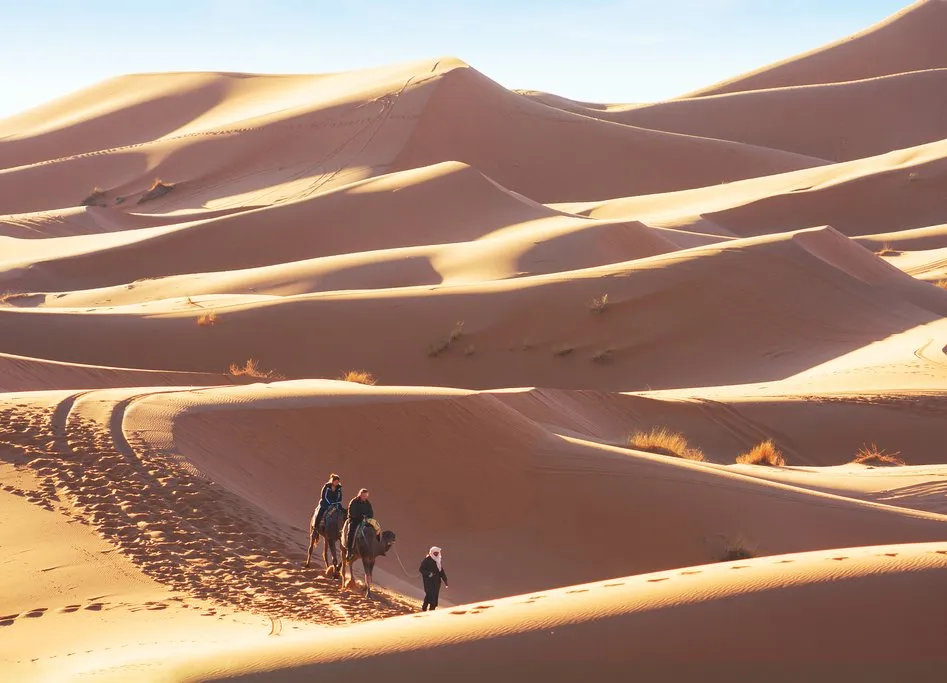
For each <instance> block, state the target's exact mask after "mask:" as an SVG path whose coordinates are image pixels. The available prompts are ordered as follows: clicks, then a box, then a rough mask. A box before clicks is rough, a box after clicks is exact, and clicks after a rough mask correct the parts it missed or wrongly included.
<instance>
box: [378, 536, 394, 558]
mask: <svg viewBox="0 0 947 683" xmlns="http://www.w3.org/2000/svg"><path fill="white" fill-rule="evenodd" d="M381 544H382V545H383V546H385V552H384V553H382V555H384V554H385V553H387V552H388V551H389V550H391V546H393V545H394V544H395V532H394V531H382V532H381Z"/></svg>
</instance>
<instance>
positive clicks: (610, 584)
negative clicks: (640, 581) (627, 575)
mask: <svg viewBox="0 0 947 683" xmlns="http://www.w3.org/2000/svg"><path fill="white" fill-rule="evenodd" d="M624 585H625V584H623V583H606V584H603V586H602V587H603V588H615V587H616V586H624Z"/></svg>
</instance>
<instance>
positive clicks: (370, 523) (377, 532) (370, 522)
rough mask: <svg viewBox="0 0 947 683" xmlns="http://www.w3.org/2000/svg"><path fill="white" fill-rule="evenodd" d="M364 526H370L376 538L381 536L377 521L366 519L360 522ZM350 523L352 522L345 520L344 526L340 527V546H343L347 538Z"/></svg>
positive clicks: (371, 518) (370, 518) (379, 525)
mask: <svg viewBox="0 0 947 683" xmlns="http://www.w3.org/2000/svg"><path fill="white" fill-rule="evenodd" d="M362 521H363V522H364V523H365V524H367V525H368V526H370V527H371V528H372V529H374V530H375V535H376V536H381V524H379V523H378V520H377V519H375V518H373V517H366V518H365V519H363V520H362ZM351 523H352V520H350V519H348V518H346V520H345V524H343V525H342V544H343V545H344V544H345V541H346V539H348V537H349V525H350V524H351Z"/></svg>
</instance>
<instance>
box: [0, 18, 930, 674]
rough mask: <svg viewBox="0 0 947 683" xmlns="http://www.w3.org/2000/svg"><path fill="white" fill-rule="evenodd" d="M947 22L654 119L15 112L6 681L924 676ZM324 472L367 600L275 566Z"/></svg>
mask: <svg viewBox="0 0 947 683" xmlns="http://www.w3.org/2000/svg"><path fill="white" fill-rule="evenodd" d="M945 17H947V3H944V2H922V3H918V4H917V5H915V6H913V7H912V8H910V9H909V10H907V11H906V12H904V13H902V14H900V15H898V16H896V17H894V18H893V19H892V20H891V21H889V22H886V23H885V24H883V25H880V26H878V27H874V28H872V29H870V30H869V31H867V32H864V33H863V34H859V35H858V36H856V37H854V38H853V39H851V40H847V41H842V42H840V43H838V44H835V45H833V46H829V47H828V48H826V49H824V50H822V51H817V52H815V53H812V54H810V55H804V56H802V57H800V58H797V59H795V60H790V61H789V62H786V63H784V64H782V65H777V66H776V67H772V68H767V69H763V70H761V71H759V72H757V73H755V74H750V75H748V76H746V77H743V78H738V79H735V80H733V81H731V82H728V83H726V84H723V85H722V86H718V87H715V88H710V89H708V90H706V91H702V92H701V93H698V95H700V96H699V97H698V96H695V97H691V98H687V99H681V100H675V101H671V102H665V103H656V104H654V105H649V106H642V107H623V106H613V105H595V104H590V103H579V102H571V101H568V100H564V99H563V98H558V97H555V96H552V95H541V96H540V95H537V94H535V93H530V92H527V93H526V94H524V93H520V92H513V91H508V90H505V89H504V88H502V87H500V86H499V85H498V84H497V83H495V82H493V81H491V80H490V79H489V78H487V77H486V76H484V75H483V74H480V73H479V72H477V71H475V70H474V69H473V68H471V67H469V66H468V65H466V64H464V63H463V62H461V61H460V60H456V59H451V58H444V59H440V60H437V59H431V60H425V61H421V62H416V63H412V64H399V65H394V66H388V67H380V68H376V69H366V70H362V71H357V72H345V73H337V74H322V75H316V76H259V75H253V74H219V73H218V74H208V73H180V74H148V75H134V76H126V77H121V78H117V79H113V80H111V81H107V82H104V83H100V84H98V85H95V86H92V87H91V88H89V89H87V90H84V91H82V92H79V93H75V94H73V95H69V96H67V97H65V98H62V99H60V100H58V101H56V102H53V103H50V104H48V105H45V106H42V107H39V108H37V109H34V110H32V111H29V112H25V113H24V114H22V115H19V116H16V117H13V118H11V119H8V120H6V121H3V122H0V211H2V212H5V215H2V216H0V518H2V519H3V520H4V521H6V520H8V519H12V520H14V521H15V523H9V524H2V525H0V546H2V547H3V549H4V550H5V551H7V552H5V557H6V560H5V564H4V565H3V567H4V569H3V571H0V677H3V678H4V679H10V680H25V681H30V680H44V681H47V680H48V681H57V682H58V681H62V680H70V679H75V680H93V681H95V680H102V681H106V680H109V681H116V680H122V681H124V680H129V678H135V679H136V680H156V681H192V680H193V681H196V680H221V679H234V678H236V679H239V680H286V681H295V680H312V679H313V678H314V677H315V678H324V677H335V676H345V677H351V676H356V677H358V676H365V675H369V676H373V677H378V676H383V677H386V678H390V679H391V680H393V681H399V680H408V679H410V680H417V679H419V678H422V679H424V678H427V677H430V676H431V675H432V672H433V671H434V670H435V669H436V670H437V671H438V672H439V675H440V676H441V677H445V676H446V677H447V678H450V679H451V680H472V678H473V676H476V677H477V680H480V679H482V677H483V676H485V675H486V676H492V677H493V678H495V679H496V680H498V681H506V680H512V679H516V680H521V679H523V678H524V677H526V678H529V679H531V680H532V679H534V678H535V679H542V680H549V681H556V680H576V679H578V678H588V677H589V676H592V677H600V678H609V679H616V678H617V679H622V678H623V677H627V675H630V673H629V672H631V673H632V674H633V675H635V676H637V677H640V678H642V679H643V680H667V681H672V680H673V681H679V680H710V681H714V680H721V681H722V680H728V681H729V680H732V679H733V678H735V677H739V678H745V679H747V680H785V681H798V680H813V681H822V680H825V681H830V680H831V681H848V680H858V681H866V680H879V681H880V680H885V681H887V680H918V681H926V680H939V678H940V677H942V675H941V672H942V671H943V668H944V661H943V655H942V654H941V651H942V648H941V647H940V640H939V639H941V634H942V632H943V630H944V627H945V625H947V623H945V621H944V616H943V609H942V608H941V605H940V604H939V603H938V601H937V600H936V599H933V598H932V596H937V595H939V594H941V593H942V592H943V588H944V586H945V581H947V579H945V570H947V565H945V553H947V548H945V547H944V544H943V543H941V542H940V541H941V540H942V539H943V538H944V531H945V528H947V527H945V524H947V506H945V504H944V492H945V487H947V482H945V477H947V465H945V464H944V463H947V453H945V452H944V449H943V434H944V428H943V424H944V416H945V413H947V394H945V392H944V387H945V386H947V384H945V383H947V320H945V318H947V289H944V288H943V287H939V286H934V284H935V283H937V282H938V281H939V280H941V279H942V278H947V265H945V264H947V251H945V250H947V232H945V230H944V228H943V225H944V224H945V222H947V210H945V204H944V201H943V197H944V191H945V182H944V181H945V178H947V173H945V170H947V141H945V140H943V139H941V138H942V137H943V136H944V128H943V117H942V111H941V110H942V109H943V102H944V101H943V97H942V95H941V91H942V90H943V88H942V87H941V86H942V80H943V77H944V73H945V72H947V63H945V62H944V61H943V57H944V54H945V53H944V51H943V48H942V43H943V41H940V40H938V39H939V37H940V33H943V31H942V30H941V29H942V28H943V27H944V25H945V21H947V18H945ZM776 114H778V116H776ZM773 121H777V122H778V123H779V125H778V126H774V124H773ZM827 159H830V160H845V161H844V162H843V163H829V162H828V161H826V160H827ZM158 176H160V177H161V178H163V179H164V180H166V181H170V182H172V183H174V187H173V189H171V190H170V191H169V192H167V193H166V194H164V195H162V196H158V197H151V196H150V195H148V194H147V190H148V188H149V186H150V185H151V183H152V182H153V181H154V179H155V178H156V177H158ZM93 186H98V187H99V188H100V189H101V192H98V191H97V192H95V193H93V194H91V195H90V192H91V191H92V188H93ZM144 199H147V201H142V202H141V203H139V200H144ZM84 200H85V202H84V203H85V204H86V205H82V204H83V201H84ZM248 359H255V361H256V364H257V370H256V371H254V372H251V374H250V375H241V376H233V375H232V374H225V373H228V368H229V367H230V366H231V364H237V365H242V364H243V363H244V362H246V361H248ZM268 370H272V371H274V372H275V373H282V374H283V375H286V376H288V377H289V378H290V379H289V380H287V381H277V380H278V377H277V376H276V375H275V374H272V375H269V376H267V375H266V372H265V371H268ZM348 370H366V371H368V372H370V373H373V374H374V375H375V377H376V378H377V380H378V381H379V386H365V385H362V384H358V383H353V382H341V381H335V380H334V378H338V377H340V376H341V375H342V374H343V373H345V372H346V371H348ZM230 372H233V371H232V370H231V371H230ZM320 378H321V379H320ZM654 427H667V428H669V429H671V430H673V431H677V432H680V433H681V434H683V435H684V436H685V437H686V438H687V439H688V440H689V441H690V443H691V444H692V445H694V446H697V447H699V448H701V449H702V451H703V452H704V454H705V456H706V462H702V463H698V462H691V461H684V460H680V459H677V458H673V457H668V456H663V455H655V454H652V453H647V452H643V451H640V450H634V449H631V448H628V447H627V441H628V436H629V434H631V433H634V432H636V431H639V430H649V429H651V428H654ZM767 439H772V440H774V441H775V442H776V444H777V445H778V447H779V448H780V449H781V450H782V451H783V452H784V453H785V455H786V457H787V460H788V465H787V466H784V467H762V466H748V465H735V464H734V459H735V457H736V456H737V455H738V454H739V453H741V452H743V451H745V450H746V449H749V448H751V447H752V446H754V445H755V444H757V443H759V442H761V441H764V440H767ZM870 443H876V444H877V445H878V446H879V447H882V448H885V449H887V450H889V451H899V452H900V454H901V457H903V458H904V460H905V461H906V462H907V463H908V466H906V467H893V468H869V467H864V466H859V465H851V464H847V463H849V462H850V460H851V459H852V457H853V455H854V453H855V451H856V450H857V449H859V448H860V447H861V446H863V445H866V444H870ZM330 471H338V472H340V473H341V474H342V475H343V478H344V481H345V492H346V497H348V496H350V495H352V494H353V493H354V492H355V491H356V490H357V489H358V488H359V487H361V486H367V487H369V488H371V490H372V491H373V500H374V502H375V505H376V511H377V514H378V517H379V519H380V521H381V523H382V525H383V526H384V527H385V528H387V529H390V530H393V531H395V532H396V534H397V542H396V544H395V548H394V551H393V552H391V553H389V554H388V556H386V557H383V558H381V559H380V560H379V564H378V567H377V571H376V579H377V582H378V584H379V587H378V590H377V592H376V594H375V597H374V599H372V600H367V599H365V598H364V597H362V596H361V595H360V594H358V593H357V592H355V591H351V590H343V589H342V588H341V587H340V586H339V585H338V584H337V583H336V582H335V581H333V580H330V579H328V578H326V577H325V576H323V575H322V574H323V572H322V569H323V567H322V562H321V559H317V561H316V565H315V566H314V567H312V568H309V569H306V568H304V567H302V566H301V565H302V562H303V560H304V552H305V545H306V541H307V533H306V525H307V522H308V519H309V516H310V514H311V511H312V507H313V505H314V503H315V499H316V497H317V495H318V490H319V486H320V484H321V482H322V481H324V480H325V477H326V475H327V474H328V472H330ZM432 543H437V544H439V545H441V546H443V547H444V548H445V551H446V556H445V561H446V563H447V569H448V572H449V574H450V577H451V586H450V589H449V590H448V591H447V592H446V593H445V594H444V599H443V601H442V606H443V607H444V608H445V609H443V610H441V611H440V612H439V613H437V614H435V615H427V616H421V615H415V616H414V617H409V616H399V615H405V614H406V613H407V612H411V611H415V610H416V609H417V600H418V598H419V597H420V591H419V582H418V577H417V576H416V574H415V569H416V567H417V563H418V561H419V560H420V559H421V557H423V555H424V553H425V552H426V550H427V548H428V547H429V546H430V545H431V544H432ZM839 548H843V550H839ZM807 551H818V552H807ZM786 553H789V555H785V554H786ZM320 554H321V553H320ZM734 554H735V556H742V555H746V554H751V555H758V556H759V557H757V558H756V559H749V560H743V559H738V560H733V561H730V560H727V559H726V558H727V557H728V556H729V557H733V556H734ZM721 560H726V561H721ZM687 567H690V568H689V569H688V568H687ZM647 572H659V573H658V574H654V573H647ZM615 577H627V578H619V579H616V578H615ZM603 580H604V582H603ZM590 582H591V583H590ZM595 582H601V583H595ZM518 594H522V595H520V596H519V597H513V598H508V597H505V596H511V595H514V596H515V595H518ZM464 603H469V604H467V605H465V604H464ZM389 617H393V618H391V619H388V618H389ZM366 621H369V622H372V623H368V624H364V623H358V622H366ZM330 626H333V627H336V626H345V628H327V627H330ZM472 663H476V664H477V666H472Z"/></svg>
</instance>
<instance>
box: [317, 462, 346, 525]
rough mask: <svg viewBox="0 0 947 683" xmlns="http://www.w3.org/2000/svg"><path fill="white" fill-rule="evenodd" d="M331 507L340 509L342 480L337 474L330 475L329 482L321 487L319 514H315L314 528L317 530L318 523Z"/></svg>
mask: <svg viewBox="0 0 947 683" xmlns="http://www.w3.org/2000/svg"><path fill="white" fill-rule="evenodd" d="M333 505H338V506H339V507H340V508H341V507H342V479H341V477H339V475H338V474H330V475H329V481H327V482H326V484H325V486H323V487H322V495H321V496H320V498H319V512H317V513H316V522H315V524H314V525H313V527H314V528H316V529H318V528H319V522H321V521H322V518H323V517H324V516H325V514H326V512H328V511H329V508H331V507H332V506H333Z"/></svg>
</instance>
